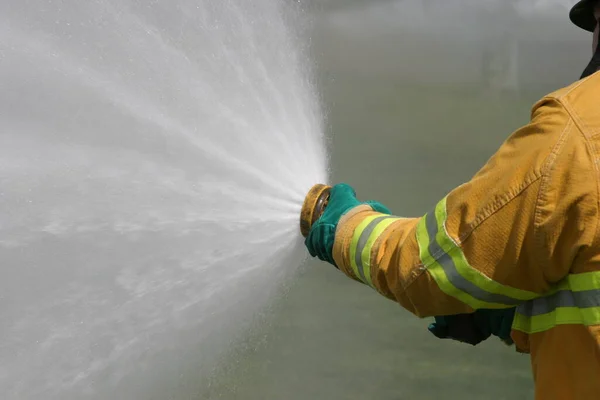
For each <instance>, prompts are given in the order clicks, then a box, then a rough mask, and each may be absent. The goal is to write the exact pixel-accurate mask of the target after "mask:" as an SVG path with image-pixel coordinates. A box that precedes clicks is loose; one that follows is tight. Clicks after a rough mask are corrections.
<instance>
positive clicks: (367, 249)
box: [359, 218, 399, 287]
mask: <svg viewBox="0 0 600 400" xmlns="http://www.w3.org/2000/svg"><path fill="white" fill-rule="evenodd" d="M398 220H399V218H386V219H384V220H382V221H380V222H379V223H378V224H377V226H376V227H375V229H373V231H372V232H371V234H370V235H369V238H368V239H367V242H366V244H365V246H364V248H363V249H362V252H361V259H362V270H363V277H365V278H366V280H367V282H366V283H367V284H368V285H369V286H371V287H373V279H372V277H371V250H372V249H373V244H375V241H376V240H377V238H379V236H380V235H381V234H382V233H383V232H384V231H385V230H386V229H387V228H388V227H389V226H390V225H391V224H393V223H394V222H396V221H398ZM359 251H360V249H359Z"/></svg>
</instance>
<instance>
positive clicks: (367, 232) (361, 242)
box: [354, 216, 394, 282]
mask: <svg viewBox="0 0 600 400" xmlns="http://www.w3.org/2000/svg"><path fill="white" fill-rule="evenodd" d="M390 218H394V217H389V216H384V217H377V218H375V219H374V220H373V221H371V222H370V223H369V225H367V226H366V227H365V229H363V231H362V233H361V234H360V237H359V238H358V243H357V244H356V254H355V255H354V261H355V262H356V265H357V266H358V273H359V274H360V278H361V280H362V281H363V282H367V280H366V277H365V271H364V269H363V263H362V252H363V250H364V249H365V246H366V245H367V242H368V241H369V236H371V233H373V231H374V230H375V228H376V227H377V225H378V224H379V223H380V222H381V221H384V220H386V219H390Z"/></svg>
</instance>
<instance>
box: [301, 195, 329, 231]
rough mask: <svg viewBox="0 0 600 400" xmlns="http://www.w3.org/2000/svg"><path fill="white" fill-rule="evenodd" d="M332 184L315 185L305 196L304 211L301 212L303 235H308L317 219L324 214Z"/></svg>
mask: <svg viewBox="0 0 600 400" xmlns="http://www.w3.org/2000/svg"><path fill="white" fill-rule="evenodd" d="M330 191H331V186H327V185H323V184H321V183H318V184H316V185H314V186H313V187H312V188H311V189H310V190H309V191H308V194H307V195H306V197H305V198H304V204H303V205H302V211H301V212H300V232H301V233H302V236H304V237H307V236H308V233H309V232H310V228H311V227H312V225H313V224H314V223H315V221H316V220H318V219H319V217H320V216H321V215H322V214H323V211H325V207H327V203H328V201H329V192H330Z"/></svg>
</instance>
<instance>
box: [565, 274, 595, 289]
mask: <svg viewBox="0 0 600 400" xmlns="http://www.w3.org/2000/svg"><path fill="white" fill-rule="evenodd" d="M567 282H568V285H569V287H570V288H571V290H572V291H574V292H583V291H585V290H594V289H600V272H595V271H594V272H583V273H580V274H571V275H569V276H567Z"/></svg>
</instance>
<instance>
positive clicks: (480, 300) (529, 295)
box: [417, 198, 539, 309]
mask: <svg viewBox="0 0 600 400" xmlns="http://www.w3.org/2000/svg"><path fill="white" fill-rule="evenodd" d="M446 220H447V214H446V198H444V199H442V201H440V202H439V203H438V204H437V205H436V207H435V211H434V212H433V213H429V214H426V215H425V216H424V217H423V218H422V219H421V221H419V224H418V226H417V242H418V244H419V252H420V256H421V262H422V263H423V265H424V266H425V268H427V270H428V271H429V272H430V274H431V275H432V276H433V278H434V279H435V281H436V283H437V284H438V286H439V287H440V289H441V290H442V291H443V292H444V293H446V294H448V295H450V296H452V297H455V298H457V299H459V300H461V301H462V302H463V303H466V304H468V305H469V306H471V307H472V308H474V309H479V308H506V307H507V306H514V305H517V304H521V303H522V302H523V301H526V300H531V299H534V298H536V297H539V294H537V293H533V292H529V291H526V290H521V289H517V288H513V287H510V286H505V285H502V284H500V283H498V282H496V281H494V280H492V279H490V278H488V277H487V276H485V275H484V274H483V273H481V272H480V271H478V270H476V269H474V268H473V267H471V265H470V264H469V262H468V261H467V258H466V257H465V255H464V253H463V252H462V250H461V248H460V246H459V245H457V244H456V243H455V242H454V240H452V238H451V237H450V235H449V234H448V232H447V231H446V226H445V224H446Z"/></svg>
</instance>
